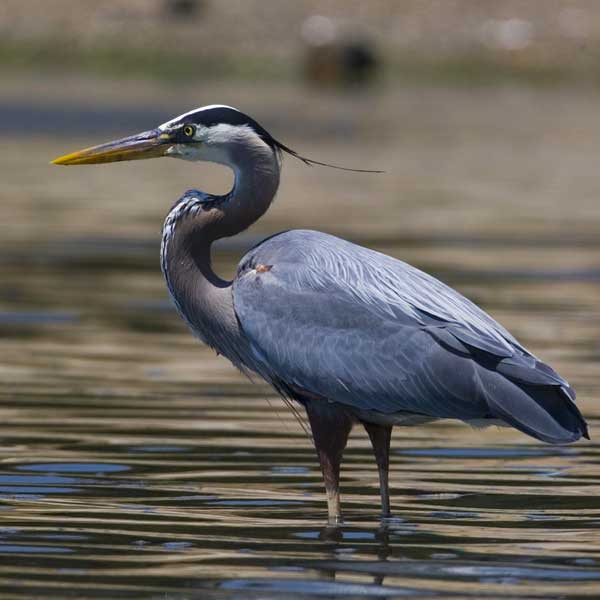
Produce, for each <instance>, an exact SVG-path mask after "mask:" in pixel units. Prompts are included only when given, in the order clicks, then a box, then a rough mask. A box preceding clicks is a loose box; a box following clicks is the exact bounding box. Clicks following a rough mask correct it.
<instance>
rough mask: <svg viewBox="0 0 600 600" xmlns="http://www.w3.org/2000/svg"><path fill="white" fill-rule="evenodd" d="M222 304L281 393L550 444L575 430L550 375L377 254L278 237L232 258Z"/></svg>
mask: <svg viewBox="0 0 600 600" xmlns="http://www.w3.org/2000/svg"><path fill="white" fill-rule="evenodd" d="M260 264H262V265H272V268H270V269H269V270H268V271H265V272H263V273H257V272H256V271H255V270H254V267H255V266H256V265H260ZM233 298H234V307H235V311H236V314H237V316H238V319H239V321H240V323H241V326H242V329H243V331H244V333H245V334H246V335H247V336H248V338H249V339H250V341H251V345H252V348H253V349H254V350H255V354H256V357H257V360H259V361H260V362H261V363H262V365H263V367H264V369H266V370H268V371H269V372H270V373H271V377H272V378H273V380H275V381H276V382H281V384H280V385H283V387H284V388H285V386H286V385H288V386H293V387H296V388H301V389H305V390H308V391H309V392H311V393H313V394H317V395H319V396H322V397H325V398H329V399H333V400H335V401H337V402H340V403H342V404H345V405H348V406H349V407H351V408H352V409H359V410H360V411H363V412H365V411H372V412H373V413H382V414H383V415H386V416H389V417H393V416H394V415H396V414H397V415H398V419H397V420H398V421H399V422H401V421H402V419H403V418H405V417H406V415H407V414H416V415H422V416H423V417H430V418H453V419H461V420H465V421H478V422H481V423H484V421H483V420H485V419H489V420H490V422H491V421H492V420H500V421H505V422H507V423H508V424H510V425H513V426H514V427H516V428H517V429H520V430H521V431H523V432H525V433H528V434H529V435H532V436H534V437H536V438H538V439H540V440H543V441H545V442H550V443H568V442H572V441H575V440H577V439H578V438H579V437H580V436H581V435H582V434H584V433H585V429H584V426H583V420H582V419H581V416H580V414H579V412H578V410H577V408H576V407H575V405H574V404H573V403H572V401H571V400H572V399H574V394H573V392H572V391H571V389H570V388H569V386H568V384H567V382H566V381H565V380H564V379H562V378H561V377H560V376H559V375H558V374H557V373H556V372H555V371H553V370H552V369H551V368H550V367H548V366H547V365H545V364H544V363H541V362H540V361H539V360H538V359H536V358H535V357H534V356H533V355H532V354H531V353H530V352H528V351H527V350H526V349H525V348H523V346H521V345H520V344H519V343H518V342H517V341H516V340H515V338H514V337H513V336H511V335H510V334H509V333H508V332H507V331H506V329H504V328H503V327H502V326H501V325H499V324H498V323H496V321H494V320H493V319H492V318H491V317H489V316H488V315H487V314H485V313H484V312H483V311H482V310H481V309H479V308H478V307H477V306H475V305H474V304H473V303H472V302H470V301H469V300H467V299H466V298H464V297H463V296H461V295H460V294H459V293H458V292H456V291H454V290H453V289H451V288H449V287H448V286H446V285H444V284H443V283H441V282H440V281H438V280H437V279H435V278H433V277H431V276H429V275H427V274H426V273H423V272H422V271H419V270H418V269H415V268H414V267H411V266H410V265H408V264H406V263H403V262H401V261H399V260H395V259H393V258H391V257H389V256H386V255H383V254H380V253H379V252H375V251H373V250H369V249H367V248H363V247H361V246H357V245H355V244H352V243H350V242H347V241H344V240H341V239H339V238H336V237H334V236H331V235H326V234H324V233H319V232H316V231H289V232H286V233H282V234H279V235H277V236H274V237H272V238H270V239H269V240H267V241H265V242H264V243H262V244H260V245H259V246H258V247H256V248H254V249H253V250H251V251H250V252H249V253H248V254H247V255H246V256H245V257H244V258H243V260H242V261H241V262H240V267H239V269H238V272H237V275H236V279H235V281H234V284H233ZM389 420H390V422H393V421H394V419H393V418H391V419H389Z"/></svg>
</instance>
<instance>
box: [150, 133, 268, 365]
mask: <svg viewBox="0 0 600 600" xmlns="http://www.w3.org/2000/svg"><path fill="white" fill-rule="evenodd" d="M263 145H264V144H263ZM265 148H267V149H268V155H267V156H263V154H265V155H266V153H263V154H259V158H260V160H258V159H257V158H256V156H254V160H248V158H247V157H246V161H245V162H244V164H243V165H240V164H239V163H237V164H236V163H234V162H232V164H231V165H230V166H231V167H232V168H233V170H234V172H235V184H234V186H233V189H232V190H231V192H229V193H228V194H225V195H224V196H212V195H209V194H205V193H203V192H199V191H190V192H186V193H185V194H184V195H183V196H182V197H181V198H180V199H179V200H178V201H177V202H176V204H175V205H174V206H173V208H172V209H171V211H170V212H169V214H168V215H167V218H166V220H165V224H164V227H163V236H162V245H161V267H162V271H163V273H164V276H165V279H166V283H167V287H168V290H169V293H170V295H171V297H172V299H173V301H174V304H175V306H176V308H177V311H178V312H179V314H180V315H181V316H182V318H183V319H184V320H185V321H186V323H187V324H188V326H189V327H190V329H191V330H192V331H193V332H194V334H195V335H196V336H197V337H199V338H200V339H201V340H202V341H204V342H205V343H206V344H208V345H209V346H211V347H212V348H214V349H215V350H216V351H217V352H218V353H220V354H223V355H224V356H226V357H227V358H229V360H231V361H232V362H233V363H234V364H235V365H236V366H238V367H239V368H241V369H244V367H245V363H246V361H245V360H244V357H245V356H248V349H247V342H246V340H245V337H244V335H243V332H242V331H241V329H240V326H239V322H238V319H237V317H236V314H235V309H234V304H233V286H232V283H233V282H232V281H227V280H225V279H222V278H221V277H219V276H218V275H217V274H216V273H215V271H214V270H213V268H212V261H211V249H212V244H213V242H214V241H216V240H218V239H220V238H223V237H228V236H232V235H235V234H236V233H239V232H240V231H243V230H244V229H246V228H247V227H249V226H250V225H251V224H252V223H253V222H255V221H256V220H257V219H258V218H260V216H262V215H263V214H264V213H265V212H266V210H267V209H268V207H269V206H270V204H271V202H272V200H273V197H274V196H275V193H276V191H277V186H278V183H279V163H278V160H277V157H276V156H275V153H274V152H273V151H272V150H271V149H270V148H268V147H267V146H265Z"/></svg>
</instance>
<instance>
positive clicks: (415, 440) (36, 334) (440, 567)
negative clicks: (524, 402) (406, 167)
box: [0, 141, 600, 600]
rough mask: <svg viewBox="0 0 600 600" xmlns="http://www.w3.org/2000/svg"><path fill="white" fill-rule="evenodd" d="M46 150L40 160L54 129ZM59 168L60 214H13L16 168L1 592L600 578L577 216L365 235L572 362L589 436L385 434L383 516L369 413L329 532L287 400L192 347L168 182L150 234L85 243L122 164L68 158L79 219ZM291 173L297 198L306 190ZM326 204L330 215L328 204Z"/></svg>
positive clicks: (543, 349)
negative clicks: (183, 319)
mask: <svg viewBox="0 0 600 600" xmlns="http://www.w3.org/2000/svg"><path fill="white" fill-rule="evenodd" d="M73 143H75V144H76V146H77V145H79V144H78V143H77V142H73ZM45 144H46V145H45V147H44V150H43V152H41V151H39V150H38V152H39V155H38V157H40V156H42V155H45V153H46V152H50V148H51V147H52V148H53V147H54V146H59V144H57V143H52V142H51V141H47V142H45ZM26 148H27V149H29V150H31V151H32V152H35V151H36V150H35V149H33V147H32V146H28V147H26ZM65 149H67V150H68V149H69V147H67V148H64V143H63V144H62V145H61V147H60V149H59V152H60V151H63V150H65ZM59 152H56V153H59ZM56 153H55V154H56ZM152 168H153V167H152ZM152 168H149V170H147V171H145V174H146V176H147V177H148V178H151V176H152ZM50 173H51V172H50V171H48V172H45V174H44V178H45V180H44V181H45V182H46V184H47V185H48V186H49V189H50V192H49V200H48V201H49V202H50V205H51V206H52V207H53V208H54V211H53V212H52V214H50V211H48V210H47V211H46V212H44V211H43V209H41V212H37V208H36V209H35V210H34V209H33V208H32V209H30V210H29V212H27V213H24V214H21V213H20V212H19V211H21V210H25V209H24V208H23V206H27V205H26V202H27V198H31V199H32V200H31V206H35V207H39V200H35V199H36V194H37V195H38V196H39V194H40V193H41V190H39V189H38V188H36V183H35V182H34V181H33V180H30V181H28V182H26V183H23V184H21V183H20V182H22V181H23V177H25V179H27V178H26V176H25V175H26V174H24V172H23V171H20V172H18V171H16V172H15V173H14V174H8V173H7V177H8V183H7V185H8V186H9V187H10V186H11V185H12V186H13V187H12V189H14V190H17V189H19V190H21V191H22V198H21V200H19V201H17V199H11V198H9V196H8V195H6V196H5V199H6V202H7V203H9V205H10V206H11V209H10V210H11V211H12V212H11V213H10V214H11V216H13V217H14V218H15V223H17V225H16V226H17V227H20V228H21V229H19V231H21V232H25V233H24V234H23V235H21V236H20V238H19V243H14V244H8V243H7V242H6V240H5V243H4V246H3V252H2V258H1V261H2V262H1V264H0V266H1V268H2V284H1V285H2V287H1V288H0V343H1V345H2V349H3V351H2V360H1V362H0V377H1V380H2V383H3V385H2V386H1V388H0V398H1V401H0V418H1V420H2V424H3V425H2V428H1V430H0V431H1V436H0V596H2V597H3V598H4V597H6V598H68V597H76V598H122V597H132V598H157V599H159V598H160V599H167V598H169V599H170V598H173V599H175V598H181V599H183V598H223V599H234V598H235V599H246V598H250V599H252V598H254V599H261V600H264V599H274V598H291V597H293V598H311V599H317V598H338V597H339V598H365V597H367V598H404V597H413V596H414V597H419V598H439V597H456V598H461V597H470V598H508V597H519V598H521V597H523V598H539V597H544V598H584V597H589V598H594V597H599V596H600V462H599V454H600V447H599V446H598V443H597V441H596V434H595V431H596V430H597V424H598V418H599V417H600V372H599V369H598V361H599V358H600V345H599V340H600V302H599V300H600V280H599V277H598V273H599V269H600V262H598V256H599V255H600V238H599V237H598V236H595V235H592V234H591V233H590V231H591V232H592V233H593V226H592V225H593V224H592V225H590V223H589V222H587V221H588V219H586V217H585V216H583V217H581V227H580V228H570V229H569V231H565V232H564V234H563V233H561V234H560V235H558V234H557V233H556V231H555V230H554V229H553V228H552V227H548V226H547V225H548V223H546V226H545V228H544V227H543V228H541V229H540V227H539V223H531V224H530V225H531V230H532V232H533V231H535V232H537V233H536V234H535V235H534V234H532V236H529V235H512V236H510V235H508V234H507V231H506V229H503V228H502V227H499V226H498V227H496V228H494V224H493V223H492V222H491V221H490V222H488V221H485V224H484V226H483V229H486V228H487V230H489V231H496V234H495V235H494V234H493V233H492V234H488V233H486V234H485V235H480V236H477V235H473V234H472V233H469V232H468V231H462V232H459V233H450V232H447V233H445V234H444V235H441V234H440V233H439V232H438V231H437V230H436V228H435V226H433V227H430V228H428V227H427V226H425V227H422V228H421V230H420V231H419V233H420V234H422V235H421V236H420V240H419V235H415V236H414V237H413V238H409V236H406V237H405V238H403V237H402V236H400V235H399V236H397V237H396V238H394V237H393V236H390V235H381V236H380V238H379V241H377V236H371V237H372V238H374V239H370V240H366V243H369V244H370V245H375V246H376V247H377V248H379V249H381V250H383V251H385V252H388V253H391V254H393V255H395V256H398V257H403V258H405V259H407V260H409V261H411V262H414V263H416V264H419V265H420V266H422V267H424V268H427V269H429V270H431V271H433V272H434V273H436V274H437V275H438V276H440V277H442V278H444V279H445V280H446V281H447V282H449V283H451V284H452V285H455V286H457V287H459V288H460V289H461V291H463V292H465V293H467V294H468V295H469V296H470V297H471V298H473V299H474V300H475V301H477V302H478V303H480V304H481V305H482V306H483V307H484V308H485V309H487V310H489V311H490V312H492V313H493V314H494V316H496V317H497V318H499V319H500V320H501V321H502V322H503V323H504V324H505V325H507V326H508V327H509V328H510V329H511V330H512V331H513V332H515V334H516V335H517V336H518V337H519V338H520V339H521V340H522V341H523V342H524V343H526V344H527V345H528V346H530V347H531V348H532V349H533V350H534V351H536V352H537V353H539V354H541V355H542V356H543V358H545V359H547V360H548V362H550V363H552V364H553V365H554V366H555V367H556V368H557V369H558V370H559V371H560V372H561V373H563V374H564V375H565V376H567V377H568V378H569V380H570V381H571V383H572V384H573V386H574V387H575V388H576V389H577V391H578V394H579V398H580V406H581V407H582V410H583V412H584V414H585V415H586V416H587V417H588V419H589V422H590V426H591V434H592V441H591V442H583V443H579V444H576V445H574V446H570V447H550V446H546V445H543V444H541V443H538V442H536V441H535V440H532V439H529V438H527V437H525V436H524V435H522V434H520V433H518V432H515V431H513V430H509V429H506V430H496V429H488V430H485V431H477V430H472V429H470V428H468V427H466V426H464V425H460V424H458V423H454V422H447V423H438V424H433V425H428V426H421V427H416V428H407V429H401V428H396V430H395V432H394V438H393V442H392V445H393V455H392V460H393V462H392V468H391V488H392V509H393V514H394V517H393V518H391V519H389V520H386V521H384V522H381V520H380V519H379V517H378V510H379V498H378V484H377V474H376V469H375V466H374V462H373V459H372V456H371V451H370V447H369V445H368V442H367V439H366V436H365V435H364V433H363V432H362V431H359V430H356V431H355V432H354V434H353V437H352V439H351V443H350V446H349V448H348V450H347V452H346V455H345V461H344V465H343V473H342V493H343V506H344V508H345V522H344V523H343V524H342V525H341V526H340V527H338V528H331V527H327V526H326V519H325V516H326V506H325V500H324V494H323V490H322V483H321V475H320V472H319V469H318V466H317V462H316V458H315V456H314V450H313V449H312V446H311V443H310V440H309V439H308V438H307V437H306V435H305V434H304V432H303V431H302V429H301V428H300V426H299V425H298V423H296V421H295V419H294V417H293V415H291V414H290V412H289V411H288V409H286V407H285V406H283V405H282V404H281V403H280V402H279V401H278V400H277V399H276V398H275V397H273V395H272V393H271V391H270V390H269V389H268V388H266V387H265V386H263V385H261V384H256V385H252V384H250V383H249V382H248V381H247V380H245V379H244V378H243V377H242V376H240V375H239V374H237V373H236V372H234V371H233V369H232V368H231V367H230V366H229V365H228V364H227V363H226V361H224V360H223V359H222V358H219V357H216V356H214V354H212V353H211V352H209V351H208V350H206V349H205V348H203V347H202V346H201V345H200V344H199V343H197V342H196V341H195V340H194V339H193V338H192V337H191V336H190V335H189V334H188V332H187V331H186V330H185V328H184V327H183V325H182V324H181V323H180V322H179V319H178V318H177V317H176V315H175V314H174V313H173V310H172V309H171V307H170V304H169V302H168V300H167V298H166V295H165V292H164V288H163V283H162V279H161V276H160V273H159V271H158V260H157V253H158V244H159V241H158V228H159V225H160V218H159V216H160V214H161V212H164V210H166V206H167V205H168V200H165V199H163V198H158V200H157V201H156V206H159V205H160V206H159V207H160V211H159V210H158V208H156V207H154V206H153V207H152V211H151V212H150V214H149V215H147V217H146V218H147V221H148V223H147V224H146V225H144V227H145V229H144V230H143V235H141V236H140V235H139V232H140V229H139V223H138V229H136V234H137V235H133V236H126V235H120V234H119V233H118V231H117V233H115V232H114V231H112V229H111V228H110V227H107V226H103V231H102V232H101V233H99V234H98V235H97V236H96V237H95V238H93V239H92V240H91V241H90V237H87V239H86V240H83V239H82V236H81V235H79V234H77V233H76V232H78V231H80V230H83V231H85V230H86V229H87V230H88V231H92V230H93V223H92V220H93V217H91V216H90V217H88V220H86V218H85V217H84V215H85V214H86V212H87V211H90V213H91V214H93V215H96V214H100V213H98V212H97V211H98V205H97V204H96V203H99V202H101V201H102V199H103V198H105V196H103V194H105V195H111V194H113V193H115V192H112V191H110V192H109V191H106V187H108V189H110V188H111V186H112V185H113V183H112V180H111V178H108V179H107V178H106V177H107V176H106V173H108V172H107V171H102V175H101V176H99V175H96V173H95V172H93V171H87V172H85V175H83V176H82V175H80V174H79V171H69V172H67V173H65V172H61V173H60V177H62V178H66V177H68V178H69V179H70V178H71V177H75V178H78V177H83V178H84V179H77V183H76V184H73V183H71V184H68V183H65V186H68V185H71V186H73V188H76V187H77V185H81V186H83V185H84V181H85V185H86V187H85V189H86V195H88V191H89V197H90V198H89V201H88V203H87V204H86V205H85V206H83V207H81V208H78V209H77V211H78V212H77V218H76V219H75V220H70V218H71V217H72V214H73V213H72V212H71V211H72V210H75V208H74V207H75V205H74V204H73V205H71V204H69V201H68V200H67V199H68V198H69V192H64V198H65V200H64V205H62V204H61V201H62V200H60V198H62V196H61V193H63V192H61V191H60V190H61V188H59V187H55V188H52V186H53V185H54V186H58V183H56V180H51V175H50ZM75 173H77V174H75ZM115 173H117V175H115V177H117V178H119V177H120V179H119V181H121V182H123V181H126V179H127V178H126V171H125V170H121V171H116V172H115ZM118 173H121V174H120V175H118ZM327 176H328V175H327V174H326V175H324V177H327ZM96 177H98V179H95V178H96ZM297 177H298V176H297V175H295V174H294V172H292V174H291V176H290V184H289V186H288V188H287V191H286V196H288V197H291V198H295V197H296V196H298V195H299V194H300V193H301V191H302V190H301V189H299V187H300V188H301V187H303V186H306V185H307V184H306V182H303V181H301V180H300V181H299V180H298V179H297ZM102 178H104V181H103V182H102V183H103V185H102V186H100V180H101V179H102ZM134 179H135V178H134ZM108 181H110V184H106V182H108ZM353 181H358V179H355V180H353ZM17 182H18V183H17ZM336 182H337V183H339V182H340V180H339V179H337V180H336ZM138 184H139V177H138V178H137V180H136V181H134V182H132V183H131V184H130V186H131V187H130V188H123V187H118V188H115V189H118V190H119V194H120V198H121V199H119V198H117V199H115V200H114V205H111V206H109V207H108V208H107V210H106V213H102V215H103V218H104V219H106V221H103V223H108V222H110V219H111V216H110V214H111V211H113V210H114V211H116V215H119V216H120V217H121V219H123V217H124V214H125V213H124V212H123V211H126V210H127V208H121V206H120V204H119V202H123V204H125V202H124V199H125V198H127V197H128V196H127V194H128V193H129V192H131V193H132V194H133V193H134V188H133V186H134V185H138ZM21 185H23V186H24V187H23V188H21ZM325 185H326V184H325ZM298 186H299V187H298ZM179 187H185V184H184V183H182V182H180V185H179ZM297 188H298V189H297ZM65 189H66V188H65ZM161 193H162V192H161ZM442 196H443V194H442ZM23 198H25V200H23ZM488 200H489V197H488ZM10 202H12V204H10ZM95 202H96V203H95ZM279 202H280V205H281V204H282V203H285V202H290V200H285V199H280V200H279ZM490 202H491V201H490ZM498 202H499V203H500V202H501V200H499V201H498ZM491 205H492V207H493V202H491ZM491 205H490V204H489V203H488V205H487V206H488V208H487V209H486V210H489V207H490V206H491ZM137 206H138V207H139V206H141V205H140V204H138V205H137ZM287 206H288V208H289V210H291V209H292V203H291V202H290V204H288V205H287ZM441 207H442V203H440V210H447V211H450V212H452V211H455V210H456V207H455V206H454V208H453V205H451V204H448V205H447V207H446V208H445V209H443V208H441ZM409 208H410V207H405V209H406V210H407V211H408V209H409ZM571 208H572V207H571ZM571 208H570V207H564V209H563V211H564V212H563V216H564V218H565V219H566V220H568V219H569V218H571V219H572V218H573V215H572V213H571V212H570V211H571ZM412 210H413V211H416V207H414V206H413V207H412ZM424 210H428V209H427V208H424ZM482 210H483V209H482ZM496 210H497V214H500V212H501V211H498V206H496ZM492 212H493V211H491V212H490V214H492ZM478 214H479V213H478ZM486 214H487V213H486ZM15 215H16V216H15ZM19 215H20V216H19ZM69 215H71V217H70V216H69ZM114 218H115V221H114V222H115V224H117V222H118V226H119V227H120V226H122V223H123V220H121V221H118V217H117V216H115V217H114ZM328 218H329V224H330V227H329V229H330V230H331V229H332V228H334V226H332V224H333V223H335V222H336V221H335V220H336V218H337V215H336V214H334V215H330V216H329V217H328ZM561 218H562V217H561ZM115 226H116V225H115ZM323 226H324V227H326V226H327V223H324V224H323ZM521 226H522V227H523V228H525V229H526V227H527V223H521ZM269 227H272V228H273V230H275V226H274V225H273V222H271V223H270V224H269V223H267V227H266V228H267V229H268V228H269ZM487 230H486V231H487ZM369 231H370V232H371V230H369ZM18 237H19V236H17V235H15V231H8V232H7V238H13V239H15V240H16V239H17V238H18ZM354 238H355V239H357V240H359V241H360V239H361V238H360V235H359V234H356V235H354ZM403 239H404V241H403ZM532 240H535V241H534V242H532ZM237 256H238V254H237V250H236V249H235V247H232V246H229V247H225V250H224V253H223V254H222V255H221V259H220V262H219V264H218V268H219V269H220V270H221V271H223V272H227V271H229V272H230V271H231V269H232V268H233V265H234V264H235V261H236V260H237Z"/></svg>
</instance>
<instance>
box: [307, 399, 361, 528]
mask: <svg viewBox="0 0 600 600" xmlns="http://www.w3.org/2000/svg"><path fill="white" fill-rule="evenodd" d="M305 407H306V414H307V415H308V420H309V422H310V427H311V429H312V434H313V440H314V442H315V448H316V450H317V456H318V457H319V463H320V465H321V471H322V472H323V479H324V481H325V491H326V493H327V512H328V516H329V521H330V522H331V523H337V522H339V521H340V520H341V516H342V512H341V504H340V465H341V462H342V454H343V452H344V448H345V447H346V443H347V441H348V436H349V435H350V431H351V429H352V425H353V420H352V418H351V417H350V415H348V413H346V411H344V410H343V409H340V408H337V407H335V406H334V405H332V404H330V403H328V402H327V400H311V401H308V402H306V403H305Z"/></svg>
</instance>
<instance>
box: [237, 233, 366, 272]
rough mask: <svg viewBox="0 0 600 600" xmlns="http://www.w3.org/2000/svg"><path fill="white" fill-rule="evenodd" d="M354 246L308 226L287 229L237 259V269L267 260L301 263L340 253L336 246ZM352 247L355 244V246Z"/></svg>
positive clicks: (340, 247)
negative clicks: (240, 258) (306, 227)
mask: <svg viewBox="0 0 600 600" xmlns="http://www.w3.org/2000/svg"><path fill="white" fill-rule="evenodd" d="M350 246H355V244H352V243H351V242H347V241H345V240H342V239H341V238H338V237H335V236H333V235H330V234H328V233H323V232H321V231H314V230H311V229H291V230H289V231H282V232H281V233H276V234H275V235H272V236H271V237H268V238H266V239H265V240H262V241H261V242H259V243H258V244H257V245H256V246H254V247H253V248H251V249H250V250H249V251H248V252H247V253H246V254H245V256H244V257H243V258H242V260H241V261H240V265H239V269H238V273H239V272H243V271H246V270H247V269H248V268H249V267H250V268H253V265H254V264H265V263H268V262H269V261H271V262H278V263H302V262H307V261H311V260H322V259H323V258H324V257H326V256H328V255H332V254H336V255H338V256H339V255H340V254H341V253H340V249H342V248H344V247H346V248H347V247H350ZM355 247H356V246H355Z"/></svg>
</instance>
